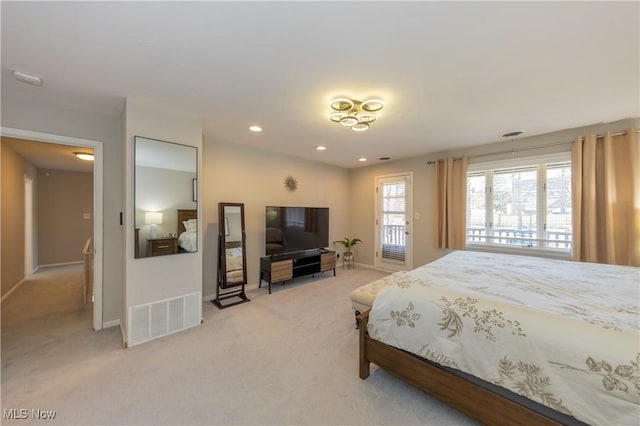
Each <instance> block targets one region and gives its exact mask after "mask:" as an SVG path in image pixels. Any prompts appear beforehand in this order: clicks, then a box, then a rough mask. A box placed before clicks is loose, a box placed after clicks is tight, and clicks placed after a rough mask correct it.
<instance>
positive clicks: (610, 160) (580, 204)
mask: <svg viewBox="0 0 640 426" xmlns="http://www.w3.org/2000/svg"><path fill="white" fill-rule="evenodd" d="M639 152H640V150H639V149H638V136H637V132H636V129H628V130H627V131H626V132H625V134H622V135H617V136H611V133H610V132H607V133H605V135H604V136H603V137H597V136H596V135H589V136H586V137H584V138H577V139H576V140H575V142H574V144H573V152H572V158H571V169H572V172H571V174H572V182H571V185H572V188H571V193H572V209H573V245H572V246H573V248H572V253H571V259H572V260H579V261H584V262H598V263H611V264H617V265H633V266H640V169H639V164H640V157H639V155H640V154H639Z"/></svg>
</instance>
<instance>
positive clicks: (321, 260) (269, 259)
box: [258, 249, 336, 294]
mask: <svg viewBox="0 0 640 426" xmlns="http://www.w3.org/2000/svg"><path fill="white" fill-rule="evenodd" d="M332 269H333V276H334V277H335V276H336V252H335V251H331V250H325V249H318V250H305V251H300V252H295V253H287V254H282V255H280V254H272V255H271V256H265V257H261V258H260V280H259V284H258V288H260V287H262V280H263V279H264V280H265V281H266V282H268V283H269V294H271V284H273V283H279V282H281V283H286V281H287V280H291V279H293V278H297V277H302V276H304V275H311V276H313V275H314V274H316V273H317V272H325V271H330V270H332Z"/></svg>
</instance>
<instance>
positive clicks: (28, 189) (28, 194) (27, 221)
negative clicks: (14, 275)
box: [24, 175, 34, 276]
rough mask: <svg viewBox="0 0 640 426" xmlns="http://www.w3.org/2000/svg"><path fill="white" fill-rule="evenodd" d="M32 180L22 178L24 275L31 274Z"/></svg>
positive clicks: (26, 177)
mask: <svg viewBox="0 0 640 426" xmlns="http://www.w3.org/2000/svg"><path fill="white" fill-rule="evenodd" d="M33 269H34V266H33V178H32V177H31V176H28V175H25V176H24V274H25V275H27V276H28V275H31V274H33Z"/></svg>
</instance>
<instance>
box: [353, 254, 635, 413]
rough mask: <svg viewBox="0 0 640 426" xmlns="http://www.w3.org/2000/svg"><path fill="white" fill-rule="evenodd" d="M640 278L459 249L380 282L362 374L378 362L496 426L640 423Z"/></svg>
mask: <svg viewBox="0 0 640 426" xmlns="http://www.w3.org/2000/svg"><path fill="white" fill-rule="evenodd" d="M639 277H640V268H634V267H624V266H614V265H602V264H593V263H580V262H568V261H560V260H549V259H541V258H535V257H528V256H510V255H497V254H491V253H480V252H470V251H456V252H453V253H450V254H448V255H446V256H444V257H443V258H441V259H438V260H437V261H435V262H432V263H430V264H428V265H425V266H423V267H420V268H417V269H415V270H413V271H409V272H399V273H395V274H392V275H390V276H388V277H385V278H383V279H382V283H378V284H379V285H378V290H379V291H378V293H377V295H376V296H375V300H374V301H373V306H372V308H371V310H370V311H367V312H365V313H364V314H361V315H360V321H361V324H360V377H361V378H363V379H365V378H366V377H368V376H369V371H370V363H374V364H377V365H378V366H380V367H382V368H383V369H385V370H388V371H390V372H392V373H394V374H396V375H398V376H400V377H401V378H403V379H405V380H407V381H408V382H409V383H412V384H413V385H415V386H417V387H419V388H421V389H423V390H425V391H426V392H427V393H430V394H431V395H433V396H434V397H436V398H439V399H441V400H442V401H444V402H445V403H447V404H449V405H451V406H453V407H454V408H457V409H458V410H459V411H461V412H463V413H465V414H467V415H469V416H471V417H474V418H476V419H478V420H480V421H481V422H483V423H487V424H584V423H587V424H607V425H609V424H617V425H622V424H638V418H640V371H639V368H640V326H639V320H640V306H639V304H640V302H639V298H640V294H639V291H638V287H639ZM372 284H375V283H372Z"/></svg>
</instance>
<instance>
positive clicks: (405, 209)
mask: <svg viewBox="0 0 640 426" xmlns="http://www.w3.org/2000/svg"><path fill="white" fill-rule="evenodd" d="M375 180H376V221H375V227H376V229H375V235H376V240H375V263H376V268H379V269H383V270H387V271H406V270H409V269H411V268H412V258H413V256H412V247H413V244H412V238H411V236H412V234H411V230H412V224H413V223H412V221H411V217H412V216H413V213H412V212H413V172H407V173H402V174H396V175H385V176H376V178H375Z"/></svg>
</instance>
